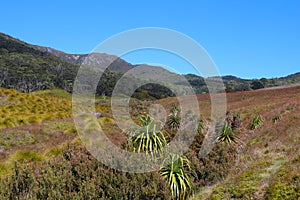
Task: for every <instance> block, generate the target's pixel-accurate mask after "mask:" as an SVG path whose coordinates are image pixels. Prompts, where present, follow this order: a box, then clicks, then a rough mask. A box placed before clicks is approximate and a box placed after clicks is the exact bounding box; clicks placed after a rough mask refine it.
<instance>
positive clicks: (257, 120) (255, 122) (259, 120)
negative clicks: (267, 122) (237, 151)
mask: <svg viewBox="0 0 300 200" xmlns="http://www.w3.org/2000/svg"><path fill="white" fill-rule="evenodd" d="M262 123H263V118H262V117H261V116H260V115H256V116H255V117H254V118H253V120H252V122H251V123H250V125H249V127H250V129H251V130H254V129H257V128H259V127H260V126H261V125H262Z"/></svg>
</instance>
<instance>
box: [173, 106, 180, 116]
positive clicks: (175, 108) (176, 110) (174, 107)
mask: <svg viewBox="0 0 300 200" xmlns="http://www.w3.org/2000/svg"><path fill="white" fill-rule="evenodd" d="M179 111H180V109H179V107H178V106H177V105H176V104H173V105H172V108H171V112H172V113H176V114H177V113H178V112H179Z"/></svg>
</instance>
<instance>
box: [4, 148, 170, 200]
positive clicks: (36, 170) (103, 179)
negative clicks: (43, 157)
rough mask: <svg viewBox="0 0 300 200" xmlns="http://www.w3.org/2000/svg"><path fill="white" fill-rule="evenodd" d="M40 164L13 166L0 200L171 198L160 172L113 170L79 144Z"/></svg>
mask: <svg viewBox="0 0 300 200" xmlns="http://www.w3.org/2000/svg"><path fill="white" fill-rule="evenodd" d="M63 153H64V155H68V157H66V156H65V157H63V156H62V155H60V156H56V157H54V158H52V159H50V160H48V161H44V162H42V163H40V164H39V165H36V164H35V163H29V164H18V163H16V164H15V165H13V167H12V170H11V174H8V175H7V176H6V177H4V178H1V179H0V199H115V200H117V199H134V200H138V199H170V196H171V194H170V192H169V190H168V187H167V185H166V184H165V181H164V180H163V179H162V178H161V177H160V174H159V173H158V172H152V173H143V174H133V173H125V172H120V171H117V170H113V169H110V168H108V167H106V166H104V165H102V164H101V163H100V162H98V161H97V160H96V159H94V158H93V157H92V156H91V155H90V154H89V152H87V151H86V150H85V149H84V148H82V147H79V146H78V145H71V146H66V147H65V148H64V149H63Z"/></svg>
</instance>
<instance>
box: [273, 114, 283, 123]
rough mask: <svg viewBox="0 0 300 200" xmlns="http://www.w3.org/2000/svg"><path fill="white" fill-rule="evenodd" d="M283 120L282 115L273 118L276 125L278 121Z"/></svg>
mask: <svg viewBox="0 0 300 200" xmlns="http://www.w3.org/2000/svg"><path fill="white" fill-rule="evenodd" d="M280 119H281V116H280V115H275V116H274V117H273V118H272V121H273V122H274V123H276V122H277V121H278V120H280Z"/></svg>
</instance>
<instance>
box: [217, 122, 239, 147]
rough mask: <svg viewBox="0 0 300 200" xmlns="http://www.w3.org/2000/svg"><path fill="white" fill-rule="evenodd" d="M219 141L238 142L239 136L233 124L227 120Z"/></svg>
mask: <svg viewBox="0 0 300 200" xmlns="http://www.w3.org/2000/svg"><path fill="white" fill-rule="evenodd" d="M217 140H218V142H225V143H228V144H230V143H231V142H234V143H237V138H236V136H235V135H234V133H233V131H232V128H231V125H230V124H229V123H228V122H227V121H225V123H224V125H223V127H222V131H221V134H220V135H219V136H218V138H217Z"/></svg>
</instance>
